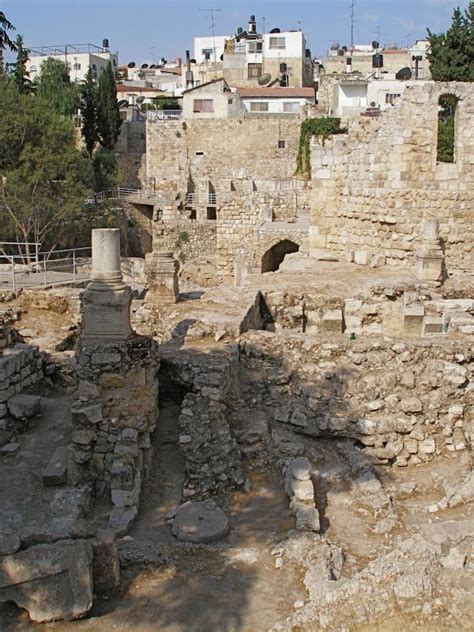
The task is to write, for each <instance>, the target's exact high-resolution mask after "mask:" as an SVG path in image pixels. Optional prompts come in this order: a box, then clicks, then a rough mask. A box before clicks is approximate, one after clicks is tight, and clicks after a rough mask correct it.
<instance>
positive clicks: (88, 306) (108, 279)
mask: <svg viewBox="0 0 474 632" xmlns="http://www.w3.org/2000/svg"><path fill="white" fill-rule="evenodd" d="M131 300H132V295H131V290H130V288H129V287H128V285H126V284H125V283H124V281H123V278H122V272H121V269H120V231H119V229H118V228H98V229H95V230H93V231H92V272H91V282H90V283H89V285H88V286H87V289H86V290H85V292H84V294H83V298H82V308H83V318H82V345H83V346H90V345H93V344H100V343H110V342H118V341H121V340H127V339H128V338H129V337H130V336H131V335H132V333H133V330H132V327H131V325H130V303H131Z"/></svg>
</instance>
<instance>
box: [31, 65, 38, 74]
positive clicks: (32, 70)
mask: <svg viewBox="0 0 474 632" xmlns="http://www.w3.org/2000/svg"><path fill="white" fill-rule="evenodd" d="M36 71H37V68H36V66H30V74H31V73H32V72H36Z"/></svg>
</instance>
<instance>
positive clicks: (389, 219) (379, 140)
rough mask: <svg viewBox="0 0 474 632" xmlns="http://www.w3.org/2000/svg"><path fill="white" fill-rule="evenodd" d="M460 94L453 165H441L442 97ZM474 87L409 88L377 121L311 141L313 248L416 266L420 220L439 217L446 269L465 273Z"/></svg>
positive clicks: (473, 233) (472, 229)
mask: <svg viewBox="0 0 474 632" xmlns="http://www.w3.org/2000/svg"><path fill="white" fill-rule="evenodd" d="M443 94H455V95H457V96H458V97H459V99H460V101H459V103H458V107H457V114H456V141H455V162H454V163H453V164H448V163H437V128H438V110H439V105H438V101H439V97H440V96H441V95H443ZM473 114H474V100H473V88H472V85H471V84H466V83H450V84H442V83H441V84H439V83H432V84H425V85H424V86H410V87H409V88H407V90H406V91H405V93H404V95H403V97H402V98H401V99H400V100H399V101H398V103H397V104H396V105H395V106H394V107H393V109H392V110H390V111H389V112H387V113H383V115H382V116H381V117H380V118H379V119H376V120H370V121H369V120H367V119H365V120H364V119H362V118H361V119H360V120H356V121H354V122H351V123H350V127H349V134H348V135H341V136H336V137H333V138H332V139H330V140H329V141H326V143H324V144H322V143H321V142H319V141H317V140H314V141H313V144H312V157H311V162H312V181H313V203H312V219H311V223H312V241H311V243H312V247H313V248H327V249H329V250H332V251H334V252H337V253H339V254H341V255H343V254H344V255H345V256H349V257H350V256H351V253H354V252H355V251H358V250H359V251H364V252H366V254H367V257H364V258H365V259H367V262H370V261H371V258H372V256H373V255H383V256H384V257H386V263H387V264H388V265H397V266H399V265H409V266H412V265H413V254H414V251H415V249H416V248H417V246H418V245H419V240H420V235H421V225H422V220H423V219H425V218H437V219H438V220H439V223H440V237H441V240H442V243H443V248H444V250H445V255H446V266H447V270H448V273H449V272H456V271H464V272H466V271H468V270H469V269H470V268H471V266H472V252H473V250H472V248H473V246H472V244H473V243H474V221H473V220H474V196H473V186H474V167H473V165H474V150H473V146H474V132H473V130H472V125H471V120H472V116H473Z"/></svg>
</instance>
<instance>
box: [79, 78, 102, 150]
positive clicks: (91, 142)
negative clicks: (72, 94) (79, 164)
mask: <svg viewBox="0 0 474 632" xmlns="http://www.w3.org/2000/svg"><path fill="white" fill-rule="evenodd" d="M81 114H82V129H81V132H82V136H83V138H84V142H85V145H86V149H87V152H88V154H89V155H90V156H92V152H93V151H94V148H95V146H96V145H97V143H98V141H99V133H98V129H97V86H96V84H95V82H94V79H93V77H92V70H91V68H89V70H88V71H87V74H86V79H85V82H84V84H83V86H82V89H81Z"/></svg>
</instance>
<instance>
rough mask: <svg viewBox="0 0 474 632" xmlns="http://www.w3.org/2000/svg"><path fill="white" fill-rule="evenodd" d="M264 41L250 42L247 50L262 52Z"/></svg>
mask: <svg viewBox="0 0 474 632" xmlns="http://www.w3.org/2000/svg"><path fill="white" fill-rule="evenodd" d="M262 46H263V42H249V43H248V49H247V51H248V52H249V53H261V52H262Z"/></svg>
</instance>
